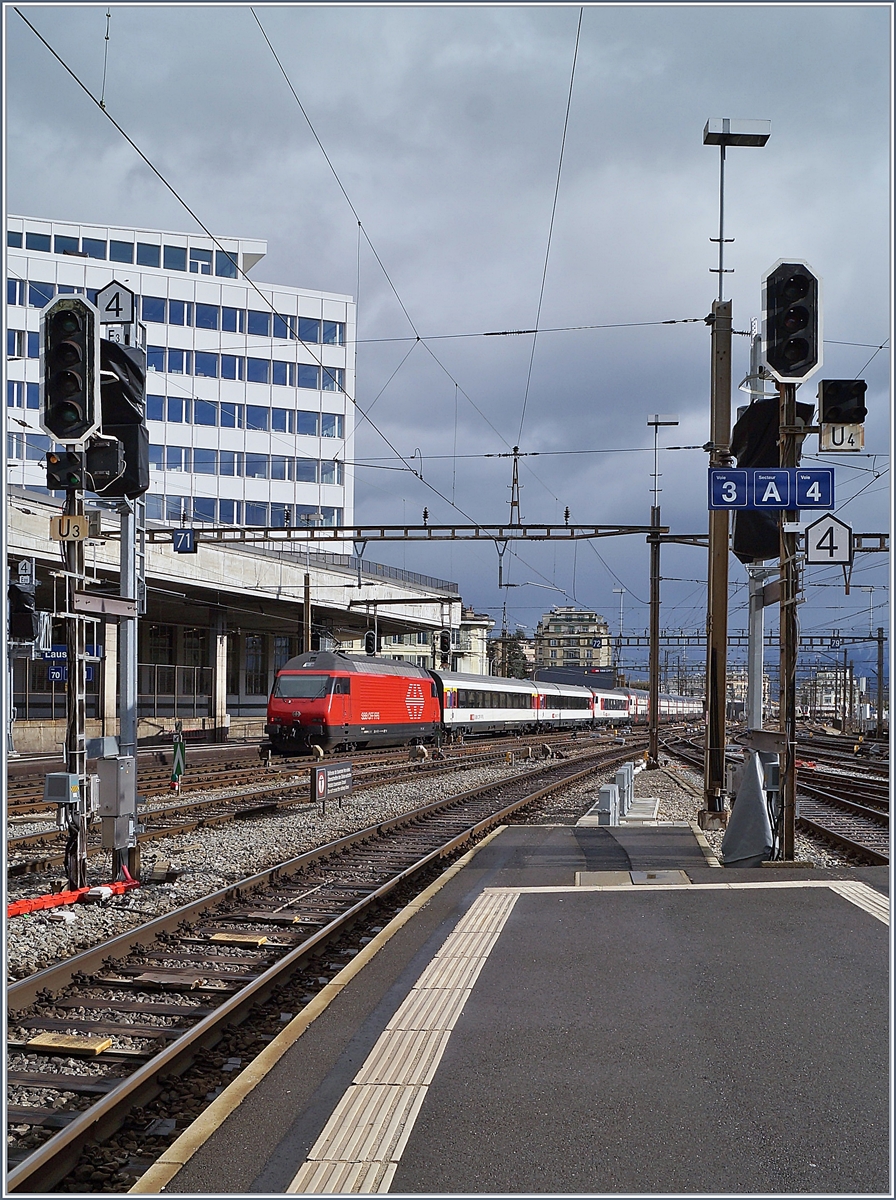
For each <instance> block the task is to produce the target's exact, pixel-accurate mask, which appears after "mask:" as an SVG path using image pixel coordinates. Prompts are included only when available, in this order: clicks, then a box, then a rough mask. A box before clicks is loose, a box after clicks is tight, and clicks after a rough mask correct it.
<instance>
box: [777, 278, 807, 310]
mask: <svg viewBox="0 0 896 1200" xmlns="http://www.w3.org/2000/svg"><path fill="white" fill-rule="evenodd" d="M808 291H809V280H808V279H807V277H806V276H805V275H791V276H790V278H789V279H787V280H786V281H785V282H784V286H783V287H782V288H781V293H782V295H783V296H784V299H785V300H789V301H790V302H791V303H793V301H794V300H802V298H803V297H804V296H805V295H806V294H807V293H808Z"/></svg>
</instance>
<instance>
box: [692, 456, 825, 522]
mask: <svg viewBox="0 0 896 1200" xmlns="http://www.w3.org/2000/svg"><path fill="white" fill-rule="evenodd" d="M709 507H710V509H734V510H737V509H753V510H756V509H764V510H766V511H770V510H777V511H783V510H786V509H800V508H805V509H822V510H823V509H827V508H833V507H834V468H833V467H814V468H804V467H740V468H727V467H711V468H710V471H709Z"/></svg>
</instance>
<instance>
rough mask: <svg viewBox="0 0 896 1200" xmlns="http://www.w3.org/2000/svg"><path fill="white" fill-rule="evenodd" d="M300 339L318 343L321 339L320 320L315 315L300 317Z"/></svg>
mask: <svg viewBox="0 0 896 1200" xmlns="http://www.w3.org/2000/svg"><path fill="white" fill-rule="evenodd" d="M299 341H300V342H312V343H315V344H316V343H317V342H319V341H320V321H316V320H315V319H314V318H313V317H299Z"/></svg>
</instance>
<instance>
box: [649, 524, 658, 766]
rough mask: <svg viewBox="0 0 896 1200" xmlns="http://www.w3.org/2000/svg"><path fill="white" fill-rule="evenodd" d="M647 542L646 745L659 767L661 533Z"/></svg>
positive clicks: (650, 757)
mask: <svg viewBox="0 0 896 1200" xmlns="http://www.w3.org/2000/svg"><path fill="white" fill-rule="evenodd" d="M650 524H651V525H652V526H653V527H654V529H655V530H658V528H659V526H660V524H661V521H660V506H659V505H658V504H655V505H653V506H652V507H651V509H650ZM647 540H648V542H649V543H650V665H649V668H648V686H649V689H650V690H649V695H648V701H647V722H648V746H647V755H648V763H649V765H650V766H653V767H658V766H659V713H660V703H659V701H660V678H659V672H660V535H659V532H655V533H651V534H649V535H648V537H647Z"/></svg>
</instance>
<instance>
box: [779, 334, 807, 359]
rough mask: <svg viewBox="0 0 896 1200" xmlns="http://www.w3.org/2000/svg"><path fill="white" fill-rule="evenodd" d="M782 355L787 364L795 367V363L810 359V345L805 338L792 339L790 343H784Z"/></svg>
mask: <svg viewBox="0 0 896 1200" xmlns="http://www.w3.org/2000/svg"><path fill="white" fill-rule="evenodd" d="M781 353H782V354H783V356H784V360H785V362H787V363H788V364H789V365H790V366H793V365H794V364H795V363H798V362H802V361H803V359H804V358H808V356H809V343H808V342H807V341H806V339H805V338H791V339H790V341H788V342H785V343H784V347H783V349H782V351H781Z"/></svg>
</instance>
